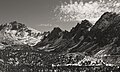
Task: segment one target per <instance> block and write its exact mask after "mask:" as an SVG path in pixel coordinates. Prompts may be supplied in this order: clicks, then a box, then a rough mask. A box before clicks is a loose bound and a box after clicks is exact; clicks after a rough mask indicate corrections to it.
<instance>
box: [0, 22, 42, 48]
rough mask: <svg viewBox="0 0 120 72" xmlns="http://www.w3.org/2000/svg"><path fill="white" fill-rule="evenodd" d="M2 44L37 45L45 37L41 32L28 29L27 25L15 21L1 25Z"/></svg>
mask: <svg viewBox="0 0 120 72" xmlns="http://www.w3.org/2000/svg"><path fill="white" fill-rule="evenodd" d="M0 34H1V38H2V40H1V41H2V42H6V43H7V44H9V43H10V44H28V45H30V46H34V45H36V44H37V43H38V42H40V41H41V39H42V38H43V35H42V33H41V32H40V31H37V30H34V29H32V28H30V27H27V26H26V25H25V24H22V23H18V22H17V21H13V22H10V23H6V24H2V25H0Z"/></svg>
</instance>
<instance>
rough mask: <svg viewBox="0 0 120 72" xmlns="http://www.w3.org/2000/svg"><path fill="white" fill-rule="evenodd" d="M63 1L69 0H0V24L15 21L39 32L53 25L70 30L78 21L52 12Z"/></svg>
mask: <svg viewBox="0 0 120 72" xmlns="http://www.w3.org/2000/svg"><path fill="white" fill-rule="evenodd" d="M75 1H78V0H73V2H75ZM81 1H83V2H89V1H90V0H81ZM94 1H95V0H94ZM64 2H67V3H70V0H0V24H4V23H9V22H12V21H17V22H19V23H23V24H25V25H27V26H29V27H31V28H34V29H36V30H39V31H41V32H44V31H49V30H52V29H53V28H54V27H60V28H61V29H63V30H70V29H71V28H72V27H73V26H75V25H76V24H77V22H78V21H77V20H76V21H62V20H59V19H58V18H56V16H55V12H54V10H55V8H56V7H57V6H61V4H62V3H64Z"/></svg>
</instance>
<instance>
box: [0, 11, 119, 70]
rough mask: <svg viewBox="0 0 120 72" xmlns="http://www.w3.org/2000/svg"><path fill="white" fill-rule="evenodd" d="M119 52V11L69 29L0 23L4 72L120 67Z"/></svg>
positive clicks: (1, 60) (0, 68)
mask: <svg viewBox="0 0 120 72" xmlns="http://www.w3.org/2000/svg"><path fill="white" fill-rule="evenodd" d="M119 55H120V15H119V14H116V13H112V12H106V13H104V14H103V15H102V16H101V17H100V19H99V20H98V21H97V22H96V23H95V24H94V25H93V24H92V23H90V22H89V21H88V20H83V21H82V22H81V23H77V25H76V26H75V27H73V28H72V29H71V30H70V31H67V30H65V31H63V30H61V29H60V28H59V27H55V28H54V29H53V30H52V31H51V32H44V33H41V32H40V31H37V30H34V29H32V28H30V27H27V26H25V24H22V23H18V22H16V21H14V22H11V23H7V24H1V25H0V70H1V71H3V72H4V71H5V72H17V71H20V72H22V71H23V70H26V71H27V72H28V71H30V70H31V71H32V72H35V71H39V70H40V69H41V68H42V67H47V66H60V65H61V66H68V65H73V66H74V65H77V66H101V65H105V66H107V65H109V66H110V65H111V66H119V65H120V56H119ZM93 63H94V64H93ZM34 70H35V71H34Z"/></svg>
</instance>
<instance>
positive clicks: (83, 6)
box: [54, 0, 120, 22]
mask: <svg viewBox="0 0 120 72" xmlns="http://www.w3.org/2000/svg"><path fill="white" fill-rule="evenodd" d="M54 12H55V16H56V17H57V18H59V19H60V20H63V21H81V20H84V19H88V20H90V21H91V22H95V21H97V20H98V19H99V17H100V16H101V15H102V14H103V13H104V12H116V13H120V2H119V1H116V0H108V1H107V0H99V1H89V2H86V3H84V2H83V1H75V2H72V0H71V2H70V3H67V2H65V3H62V4H61V5H60V6H57V7H56V8H55V10H54Z"/></svg>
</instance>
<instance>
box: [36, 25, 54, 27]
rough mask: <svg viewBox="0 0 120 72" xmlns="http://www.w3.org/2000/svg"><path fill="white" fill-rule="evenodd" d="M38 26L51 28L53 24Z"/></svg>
mask: <svg viewBox="0 0 120 72" xmlns="http://www.w3.org/2000/svg"><path fill="white" fill-rule="evenodd" d="M38 26H42V27H51V26H52V24H39V25H38Z"/></svg>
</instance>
